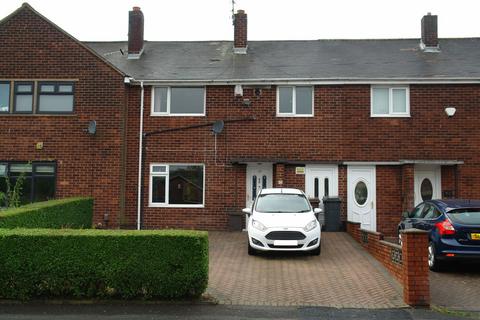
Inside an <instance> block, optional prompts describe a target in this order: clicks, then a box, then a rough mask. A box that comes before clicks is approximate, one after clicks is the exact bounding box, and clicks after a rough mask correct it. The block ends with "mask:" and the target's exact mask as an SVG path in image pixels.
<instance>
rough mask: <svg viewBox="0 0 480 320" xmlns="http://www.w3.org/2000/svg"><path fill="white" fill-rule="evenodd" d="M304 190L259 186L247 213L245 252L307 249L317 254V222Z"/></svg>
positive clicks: (318, 250)
mask: <svg viewBox="0 0 480 320" xmlns="http://www.w3.org/2000/svg"><path fill="white" fill-rule="evenodd" d="M321 211H322V210H321V209H319V208H315V209H313V208H312V206H311V205H310V202H309V201H308V200H307V197H306V196H305V194H304V193H303V192H302V191H301V190H298V189H287V188H273V189H263V190H261V191H260V193H259V194H258V195H257V198H256V199H255V201H254V203H253V205H252V208H245V209H243V212H245V213H246V214H248V217H249V221H248V226H247V231H248V254H249V255H254V254H255V253H256V252H257V251H309V252H310V253H312V254H314V255H319V254H320V248H321V242H320V236H321V226H320V223H319V222H318V220H317V217H316V214H318V213H320V212H321Z"/></svg>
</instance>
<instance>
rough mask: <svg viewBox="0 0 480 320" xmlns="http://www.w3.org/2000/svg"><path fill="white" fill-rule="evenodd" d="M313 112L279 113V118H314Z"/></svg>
mask: <svg viewBox="0 0 480 320" xmlns="http://www.w3.org/2000/svg"><path fill="white" fill-rule="evenodd" d="M313 117H314V115H313V114H278V113H277V118H313Z"/></svg>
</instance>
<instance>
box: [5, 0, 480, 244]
mask: <svg viewBox="0 0 480 320" xmlns="http://www.w3.org/2000/svg"><path fill="white" fill-rule="evenodd" d="M143 26H144V16H143V13H142V11H141V10H140V8H138V7H134V8H133V10H132V11H130V12H129V24H128V27H129V28H128V29H129V36H128V41H119V42H79V41H78V40H75V39H74V38H73V37H71V36H69V35H68V34H66V33H65V32H64V31H62V30H61V29H59V28H58V27H57V26H55V25H54V24H53V23H52V22H50V21H48V20H47V19H45V18H44V17H42V16H41V15H40V14H38V13H37V12H35V11H34V10H33V9H32V8H31V7H30V6H29V5H27V4H24V5H23V6H22V7H21V8H19V9H18V10H17V11H16V12H14V13H13V14H11V15H10V16H8V17H7V18H5V19H4V20H2V21H1V22H0V42H1V43H5V44H6V45H2V46H1V47H0V56H1V57H2V62H0V111H2V112H0V121H1V123H2V125H1V127H0V140H1V141H2V148H1V149H0V174H4V175H7V176H11V177H12V179H13V178H14V177H15V174H16V172H18V171H19V170H27V171H28V177H29V179H30V180H29V181H30V183H31V191H30V192H31V194H30V201H35V200H37V199H43V198H46V197H47V198H48V197H65V196H69V195H92V196H93V197H94V198H95V215H94V216H95V222H96V223H100V222H101V223H103V222H107V221H108V223H109V226H111V227H122V228H139V227H141V228H147V229H149V228H166V227H176V228H196V229H209V230H222V229H226V228H227V221H228V213H230V212H238V211H239V210H241V208H243V207H245V206H248V205H251V203H252V201H253V199H254V197H255V194H256V193H257V192H258V191H259V190H260V189H261V188H265V187H295V188H300V189H303V190H305V192H306V193H307V195H308V196H309V197H311V198H318V199H320V200H321V199H322V198H323V197H324V196H325V195H328V196H339V197H340V198H341V200H342V220H343V221H346V220H347V219H348V220H351V221H358V222H361V223H362V226H363V227H364V228H366V229H370V230H377V231H381V232H383V233H385V234H387V235H394V234H396V225H397V223H398V221H399V217H400V214H401V212H402V211H404V210H408V209H411V208H412V207H413V206H414V205H416V204H418V203H419V202H421V201H422V200H423V199H429V198H451V197H461V198H480V187H479V186H480V151H479V150H480V133H478V130H477V129H476V128H477V119H476V117H475V115H476V114H477V113H478V111H479V110H480V60H479V59H478V56H479V55H480V38H461V39H439V38H438V35H437V16H435V15H430V14H428V15H425V16H424V17H423V18H422V20H421V38H420V39H385V40H312V41H248V38H247V14H246V13H245V12H244V11H242V10H239V11H238V12H237V13H236V14H235V15H234V41H179V42H164V41H145V40H144V37H143ZM159 32H161V31H159ZM159 37H161V34H159ZM92 121H96V133H95V134H91V133H90V134H89V133H88V130H87V129H88V127H89V124H91V122H92ZM222 124H223V126H222ZM213 129H215V130H213ZM31 160H33V162H32V163H31V165H28V164H26V162H27V161H31ZM19 166H23V167H21V168H24V169H18V168H19ZM47 167H48V169H47ZM25 168H27V169H25ZM38 168H40V169H38ZM2 170H3V171H2ZM42 171H43V172H42ZM43 173H45V174H47V173H48V174H49V177H50V180H49V181H50V182H49V183H47V182H43V180H42V179H43V175H42V174H43ZM139 178H140V179H139ZM39 181H42V182H39ZM49 188H50V189H49ZM139 200H140V201H139Z"/></svg>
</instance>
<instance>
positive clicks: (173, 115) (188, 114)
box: [150, 113, 205, 117]
mask: <svg viewBox="0 0 480 320" xmlns="http://www.w3.org/2000/svg"><path fill="white" fill-rule="evenodd" d="M150 116H151V117H205V114H204V113H203V114H199V113H178V114H177V113H173V114H172V113H168V114H167V113H150Z"/></svg>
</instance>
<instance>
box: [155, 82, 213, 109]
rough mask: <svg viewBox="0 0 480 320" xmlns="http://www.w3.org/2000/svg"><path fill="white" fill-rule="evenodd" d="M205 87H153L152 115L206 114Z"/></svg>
mask: <svg viewBox="0 0 480 320" xmlns="http://www.w3.org/2000/svg"><path fill="white" fill-rule="evenodd" d="M205 104H206V94H205V87H152V111H151V115H152V116H205Z"/></svg>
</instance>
